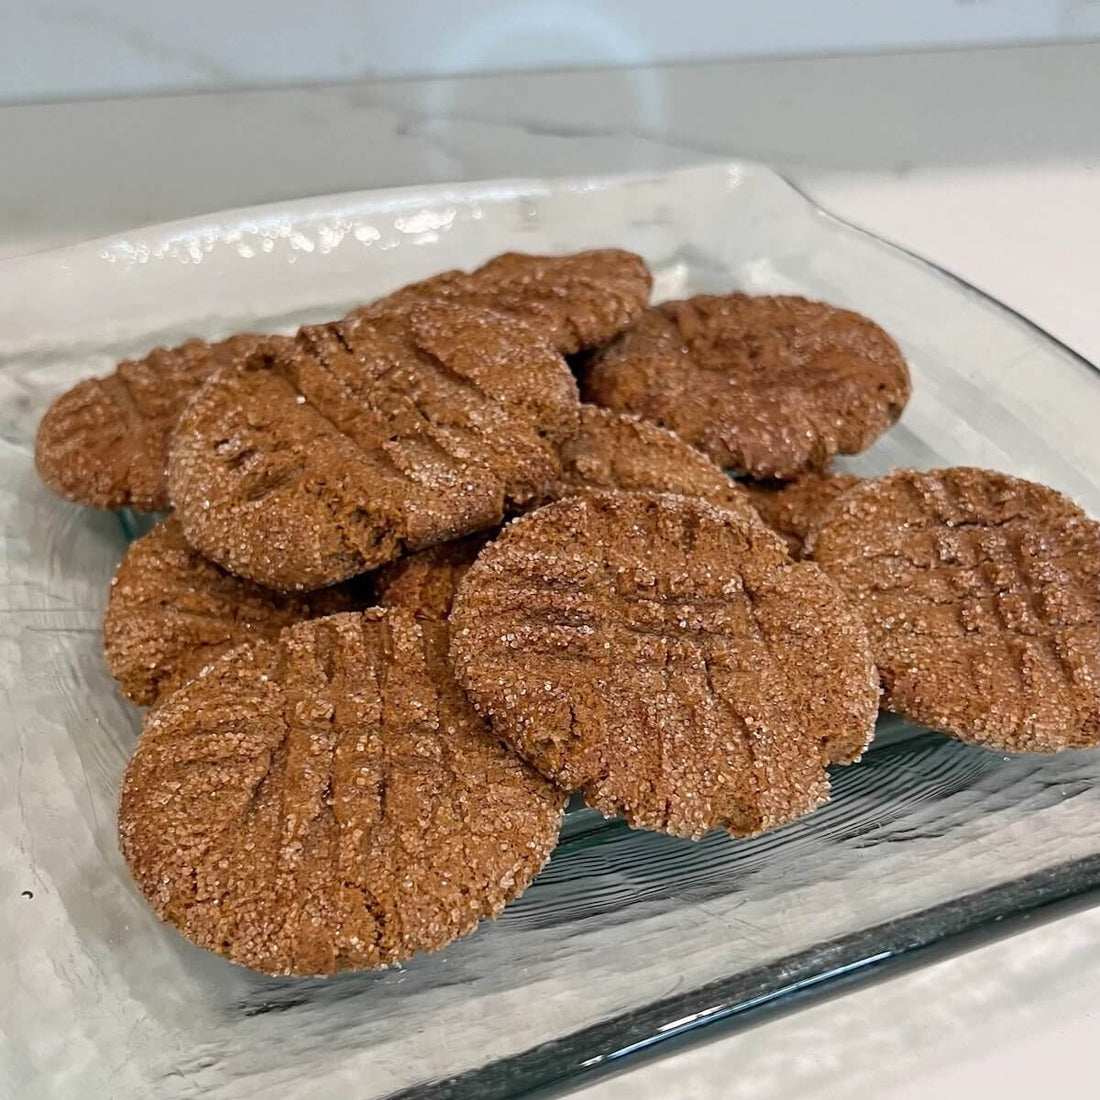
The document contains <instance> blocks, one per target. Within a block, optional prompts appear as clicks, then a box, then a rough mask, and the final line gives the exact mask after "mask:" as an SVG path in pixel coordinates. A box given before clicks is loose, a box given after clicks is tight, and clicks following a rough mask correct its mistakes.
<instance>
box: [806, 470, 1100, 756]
mask: <svg viewBox="0 0 1100 1100" xmlns="http://www.w3.org/2000/svg"><path fill="white" fill-rule="evenodd" d="M876 517H877V518H876ZM814 557H815V560H817V561H819V562H820V563H821V564H822V565H823V566H824V567H825V569H826V570H827V571H828V572H829V573H830V575H832V577H833V578H834V579H835V580H836V582H837V583H838V585H839V586H840V587H841V588H842V589H843V590H844V591H845V592H846V594H847V595H848V596H849V598H850V599H851V600H852V602H853V604H854V605H855V606H856V607H858V609H859V610H860V612H861V614H862V615H863V617H864V620H865V622H866V623H867V627H868V630H869V631H870V633H871V637H872V643H873V646H874V649H875V655H876V660H877V662H878V665H879V668H880V671H881V673H882V678H883V683H884V685H885V687H886V692H887V702H888V704H889V705H890V706H891V707H894V708H895V709H898V710H900V711H901V712H902V713H904V714H906V715H907V716H908V717H910V718H911V719H913V720H914V721H919V722H924V723H926V724H929V725H933V726H936V727H937V728H944V729H948V730H951V731H953V732H958V733H960V735H961V736H973V737H976V738H978V739H979V740H982V741H983V742H984V743H990V744H997V745H1002V746H1005V747H1010V748H1017V749H1035V748H1047V749H1049V748H1052V747H1059V746H1064V745H1065V744H1076V743H1081V742H1080V739H1081V738H1083V737H1084V738H1087V737H1089V736H1092V735H1091V734H1090V733H1089V732H1088V731H1089V730H1091V729H1095V727H1096V725H1097V712H1098V710H1100V528H1098V527H1097V525H1096V524H1095V523H1093V522H1092V521H1091V520H1089V519H1088V518H1087V517H1085V516H1084V514H1083V513H1082V512H1081V511H1080V509H1078V508H1076V507H1075V506H1074V505H1073V504H1072V503H1071V502H1070V501H1068V500H1066V499H1065V498H1063V497H1060V496H1059V495H1058V494H1057V493H1055V492H1054V491H1053V490H1050V489H1047V488H1045V487H1043V486H1039V485H1035V484H1033V483H1029V482H1023V481H1020V480H1018V479H1014V478H1010V477H1008V476H1007V475H999V474H990V473H987V472H984V471H974V470H965V469H963V470H951V471H941V472H938V473H933V474H914V473H899V474H895V475H892V476H891V477H889V478H886V479H883V480H882V481H880V482H877V483H874V482H873V483H868V484H867V485H865V486H863V487H860V488H857V489H854V490H852V492H851V494H850V495H848V496H846V497H845V498H844V504H843V505H842V506H841V508H840V510H839V511H838V512H836V513H834V514H833V515H832V516H831V518H830V519H829V520H828V521H827V522H826V525H825V527H824V528H823V529H822V530H821V531H820V532H819V535H818V542H817V544H816V545H815V547H814Z"/></svg>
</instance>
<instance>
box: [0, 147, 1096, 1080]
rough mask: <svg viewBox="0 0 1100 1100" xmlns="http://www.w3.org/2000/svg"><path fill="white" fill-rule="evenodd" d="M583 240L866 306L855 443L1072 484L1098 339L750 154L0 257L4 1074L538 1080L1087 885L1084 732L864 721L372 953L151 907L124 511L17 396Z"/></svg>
mask: <svg viewBox="0 0 1100 1100" xmlns="http://www.w3.org/2000/svg"><path fill="white" fill-rule="evenodd" d="M595 245H623V246H626V247H629V248H634V249H637V250H639V251H641V252H643V253H644V254H645V255H646V257H647V258H648V259H649V261H650V262H651V263H652V265H653V266H654V269H655V270H656V272H657V275H658V295H659V296H660V297H669V296H674V295H680V294H684V293H689V292H694V291H699V290H705V289H722V288H728V287H730V286H739V287H743V288H746V289H748V290H750V291H756V292H763V291H790V292H796V293H803V294H808V295H812V296H815V297H821V298H825V299H828V300H829V301H832V302H837V303H840V304H843V305H849V306H853V307H855V308H857V309H860V310H863V311H864V312H866V313H868V314H869V315H870V316H872V317H873V318H875V319H876V320H877V321H879V322H881V323H882V324H883V325H885V327H886V328H887V329H889V330H890V332H892V333H893V334H894V335H895V336H896V337H897V338H898V339H899V341H900V343H901V344H902V346H903V348H904V350H905V352H906V354H907V355H908V357H909V360H910V362H911V364H912V368H913V376H914V390H915V392H914V397H913V401H912V403H911V405H910V407H909V408H908V410H907V411H906V413H905V416H904V418H903V419H902V421H901V423H900V425H899V426H898V427H896V428H895V429H894V430H893V431H892V432H890V433H889V434H888V435H887V436H885V437H884V438H883V439H882V440H881V441H880V442H879V443H878V444H877V445H876V446H875V447H874V448H873V449H872V450H871V451H869V452H868V453H866V454H864V455H861V456H860V457H859V458H858V459H856V460H853V461H851V462H849V463H848V465H849V466H850V467H851V468H852V469H854V470H856V471H858V472H863V473H873V472H875V471H884V470H886V469H888V468H889V467H891V466H893V465H898V464H904V465H915V466H919V467H931V466H935V465H940V464H950V463H974V464H980V465H986V466H992V467H997V468H1000V469H1004V470H1008V471H1011V472H1015V473H1019V474H1023V475H1025V476H1029V477H1033V478H1037V479H1040V480H1042V481H1045V482H1048V483H1050V484H1051V485H1054V486H1056V487H1058V488H1059V489H1062V490H1064V491H1065V492H1067V493H1069V494H1070V495H1072V496H1074V497H1075V498H1077V499H1078V500H1079V501H1080V502H1081V504H1082V505H1084V506H1085V507H1086V508H1087V509H1088V510H1090V511H1091V512H1092V513H1093V514H1094V515H1100V483H1098V480H1097V474H1098V472H1100V432H1098V431H1097V424H1098V423H1100V384H1098V379H1097V377H1096V375H1095V373H1094V371H1093V369H1092V368H1091V367H1090V366H1089V365H1088V364H1086V363H1084V362H1083V361H1082V360H1080V359H1078V358H1076V357H1074V356H1073V355H1072V354H1071V353H1070V352H1069V351H1067V350H1066V349H1065V348H1063V347H1061V346H1059V345H1058V344H1057V343H1056V342H1055V341H1053V340H1052V339H1050V338H1049V337H1047V336H1045V335H1044V334H1043V333H1041V332H1039V331H1037V330H1036V329H1035V328H1034V327H1032V326H1031V325H1029V324H1028V323H1027V322H1025V321H1023V320H1022V319H1020V318H1019V317H1016V316H1014V315H1012V314H1011V313H1009V312H1008V311H1006V310H1005V309H1003V308H1002V307H1000V306H998V305H997V304H995V303H993V302H991V301H989V300H988V299H986V298H984V297H983V296H982V295H980V294H979V293H977V292H976V291H974V290H973V289H971V288H969V287H967V286H965V285H964V284H962V283H960V282H958V281H957V280H955V279H953V278H951V277H950V276H948V275H945V274H944V273H943V272H940V271H937V270H935V269H934V268H932V267H930V266H929V265H927V264H925V263H922V262H921V261H919V260H916V259H914V258H913V257H911V256H908V255H906V254H904V253H902V252H900V251H899V250H897V249H895V248H893V247H891V246H889V245H886V244H884V243H882V242H880V241H878V240H875V239H873V238H871V237H869V236H867V235H865V234H863V233H860V232H859V231H857V230H854V229H852V228H850V227H848V226H845V225H843V224H840V223H839V222H837V221H835V220H833V219H832V218H830V217H829V216H828V215H826V214H824V213H822V212H821V211H820V210H818V209H816V208H815V207H814V206H813V205H811V204H810V203H809V202H807V201H806V200H805V199H804V198H803V197H802V196H801V195H799V194H798V193H797V192H796V191H794V190H793V189H792V188H791V187H789V186H788V185H787V184H786V183H784V182H783V181H782V180H781V179H779V178H778V177H777V176H775V175H774V174H772V173H771V172H769V171H767V170H766V169H763V168H760V167H756V166H753V165H746V164H728V165H719V166H712V167H706V168H699V169H692V170H688V171H684V172H678V173H672V174H665V175H659V176H647V177H642V178H638V177H632V178H621V179H589V180H567V181H556V182H555V181H551V182H543V181H497V182H492V183H484V184H464V185H458V186H454V187H433V188H423V189H411V190H403V191H389V192H373V193H362V194H355V195H345V196H337V197H332V198H323V199H314V200H308V201H300V202H294V203H289V204H281V205H279V206H276V207H265V208H260V209H256V210H250V211H238V212H233V213H228V214H222V215H216V216H213V217H211V218H208V219H203V220H195V221H191V222H186V223H179V224H176V225H171V226H164V227H159V228H155V229H149V230H142V231H139V232H136V233H134V234H131V235H129V236H128V237H126V238H123V239H118V240H110V241H101V242H96V243H93V244H88V245H82V246H79V247H75V248H70V249H66V250H63V251H59V252H54V253H49V254H43V255H40V256H34V257H29V258H24V259H20V260H14V261H8V262H7V263H6V264H2V265H0V459H2V460H0V537H2V539H3V553H2V556H0V692H2V695H3V720H2V721H0V751H2V753H3V760H4V764H3V767H2V768H0V884H2V894H0V898H2V905H0V921H2V924H0V935H2V937H3V942H4V945H5V950H4V952H3V961H2V962H0V968H2V974H3V989H4V994H5V996H4V998H3V1001H4V1003H3V1006H2V1007H0V1043H2V1047H0V1093H2V1094H4V1095H26V1096H34V1097H52V1096H57V1097H71V1096H88V1097H93V1096H108V1095H109V1096H112V1097H116V1098H129V1097H146V1096H149V1095H155V1096H157V1097H160V1098H176V1097H181V1098H182V1097H194V1096H199V1095H201V1096H203V1097H208V1098H243V1097H258V1096H265V1097H266V1096H280V1097H287V1096H292V1097H301V1098H307V1097H308V1098H313V1097H316V1098H321V1097H324V1098H326V1100H327V1098H330V1097H333V1096H355V1097H382V1096H392V1095H402V1096H405V1095H407V1096H469V1097H477V1098H479V1100H481V1098H487V1097H497V1096H510V1095H516V1094H519V1093H522V1092H525V1091H528V1090H530V1089H533V1088H536V1087H543V1088H546V1087H550V1088H553V1087H562V1086H564V1085H566V1084H568V1083H569V1082H571V1081H573V1080H576V1079H578V1078H579V1077H580V1076H582V1075H584V1074H587V1073H593V1072H598V1071H600V1070H603V1069H606V1068H608V1067H611V1066H614V1065H618V1064H621V1063H622V1062H623V1061H624V1060H625V1059H627V1058H631V1057H635V1056H637V1055H638V1054H639V1053H640V1052H643V1051H652V1050H654V1049H659V1047H660V1044H662V1043H666V1042H667V1041H669V1040H672V1039H676V1038H682V1037H684V1036H685V1035H688V1034H691V1033H694V1032H698V1031H699V1029H704V1028H707V1027H710V1028H712V1029H714V1028H716V1027H717V1025H719V1024H721V1023H726V1024H728V1023H730V1022H731V1021H744V1020H747V1019H751V1018H752V1015H753V1013H754V1012H755V1011H758V1010H760V1009H761V1008H763V1007H765V1006H768V1005H772V1004H775V1003H777V1002H780V1003H782V1002H790V1001H791V1000H792V999H794V998H795V997H796V995H798V994H801V993H804V992H805V991H807V990H809V989H812V988H822V989H824V988H830V987H835V985H836V983H837V982H839V981H840V980H841V979H844V978H850V977H851V976H852V975H853V974H858V973H861V972H866V971H870V970H871V969H873V968H874V967H875V966H877V965H878V964H881V963H883V962H884V961H886V960H890V959H894V958H898V957H902V956H904V955H905V953H906V952H909V951H911V950H912V949H914V948H918V947H927V946H928V945H933V944H936V943H944V942H948V941H949V939H950V942H958V937H960V936H964V935H966V934H971V935H979V936H981V935H987V934H988V935H992V934H993V933H994V932H995V931H996V930H997V929H998V928H1001V927H1004V925H1005V923H1006V918H1010V917H1012V916H1015V915H1018V914H1021V913H1027V912H1033V911H1035V910H1036V909H1037V907H1043V906H1049V905H1050V904H1051V903H1055V902H1060V901H1064V900H1066V899H1071V898H1078V899H1080V898H1083V897H1085V896H1086V895H1087V894H1089V892H1091V891H1095V890H1096V888H1097V886H1098V885H1100V833H1098V831H1097V829H1096V821H1097V820H1098V815H1100V782H1098V781H1100V754H1097V753H1067V754H1065V755H1062V756H1058V757H1053V758H1037V757H1015V758H1007V757H1002V756H998V755H996V754H993V753H989V752H984V751H981V750H978V749H973V748H968V747H965V746H963V745H961V744H957V743H955V742H952V741H950V740H947V739H946V738H942V737H938V736H936V735H934V734H930V733H927V732H924V731H920V730H916V729H913V728H909V727H905V726H903V725H901V724H899V723H896V722H895V723H892V722H887V721H884V722H883V723H882V727H881V730H880V737H879V739H878V741H877V742H876V746H875V748H874V749H873V751H872V752H871V753H870V754H869V755H868V756H867V757H866V759H865V760H864V762H863V763H861V764H859V765H858V766H856V767H852V768H847V769H841V770H839V771H838V772H837V774H836V776H835V788H836V794H835V797H834V799H833V800H832V802H831V803H830V804H829V805H827V806H826V807H825V808H823V809H822V810H820V811H818V812H817V813H815V814H814V815H812V816H811V817H809V818H807V819H806V820H804V821H802V822H800V823H798V824H796V825H793V826H791V827H789V828H786V829H783V830H781V831H779V832H776V833H774V834H771V835H768V836H765V837H762V838H760V839H757V840H753V841H747V842H746V841H733V840H730V839H729V838H727V837H725V836H719V835H714V836H710V837H708V838H706V839H705V840H703V841H702V842H701V843H699V844H694V845H693V844H690V843H686V842H682V841H676V840H672V839H669V838H665V837H661V836H657V835H654V834H646V833H634V832H631V831H630V830H629V829H626V828H625V827H623V826H622V825H621V824H618V823H613V822H604V821H603V820H602V819H600V818H598V817H596V816H594V815H592V814H590V813H589V812H588V811H586V810H583V809H578V810H576V811H575V812H573V813H571V814H570V816H569V820H568V822H567V826H566V830H565V834H564V837H563V840H562V844H561V846H560V848H559V849H558V851H557V853H556V854H555V856H554V858H553V860H552V861H551V863H550V865H549V866H548V867H547V868H546V870H545V871H544V873H543V874H542V875H541V876H540V877H539V878H538V880H537V881H536V882H535V884H534V885H533V886H532V888H531V889H530V890H529V891H528V892H527V894H526V895H525V896H524V897H523V898H522V900H521V901H520V902H518V903H517V904H516V905H514V906H512V907H511V908H509V909H508V910H507V911H506V912H505V914H504V915H503V916H502V917H501V919H500V920H498V921H497V922H495V923H493V924H490V925H486V926H484V927H483V928H482V929H481V930H479V931H478V933H477V934H476V935H474V936H472V937H470V938H469V939H467V940H464V941H461V942H459V943H457V944H455V945H453V946H452V947H451V948H449V949H448V950H447V951H445V952H443V953H442V954H439V955H432V956H425V957H422V958H418V959H416V960H414V961H413V962H412V963H410V964H409V965H407V966H405V967H403V968H401V969H394V970H390V971H386V972H381V973H373V974H354V975H345V976H342V977H338V978H335V979H332V980H329V981H301V980H273V979H268V978H263V977H260V976H258V975H255V974H251V973H249V972H247V971H245V970H241V969H239V968H236V967H234V966H232V965H230V964H229V963H226V962H224V961H222V960H221V959H219V958H216V957H214V956H212V955H209V954H207V953H205V952H202V951H199V950H197V949H195V948H192V947H191V946H189V945H188V944H187V943H185V942H184V941H183V940H182V939H181V938H180V937H178V936H177V935H176V934H175V933H174V932H173V931H171V930H170V929H168V928H166V927H164V926H162V925H161V924H160V923H159V922H158V921H157V919H156V918H155V917H154V916H153V914H152V913H151V912H150V911H149V910H148V908H147V907H146V905H145V903H144V902H143V901H142V899H141V897H140V896H139V894H138V893H137V891H136V889H135V888H134V887H133V886H132V885H131V882H130V880H129V877H128V875H127V873H126V869H125V867H124V866H123V863H122V860H121V858H120V857H119V855H118V852H117V847H116V842H115V799H116V794H117V788H118V781H119V776H120V774H121V772H122V769H123V766H124V762H125V759H126V755H127V752H128V751H129V749H130V747H131V745H132V743H133V740H134V737H135V736H136V734H137V731H138V729H139V727H140V715H139V713H138V712H137V711H136V710H135V709H133V708H132V707H130V706H129V705H127V704H126V703H124V702H123V701H121V700H120V699H119V697H118V695H117V694H116V692H115V690H114V686H113V684H112V681H111V679H110V677H109V676H108V674H107V672H106V670H105V668H104V665H103V659H102V654H101V649H100V621H101V616H102V611H103V605H104V600H105V596H106V593H107V584H108V581H109V578H110V575H111V572H112V569H113V567H114V565H115V563H116V561H117V560H118V558H119V556H120V555H121V553H122V551H123V549H124V546H125V534H124V532H123V530H122V527H121V526H120V524H119V521H118V518H117V517H115V516H112V515H100V514H95V513H92V512H89V511H85V510H81V509H79V508H75V507H71V506H69V505H66V504H64V503H62V502H60V501H58V500H56V499H54V498H53V497H52V496H50V494H49V493H48V492H47V491H46V490H45V489H44V488H43V487H42V486H41V485H39V484H38V482H37V481H36V479H35V476H34V472H33V469H32V462H31V440H32V438H33V433H34V428H35V424H36V422H37V420H38V417H39V415H40V413H41V411H42V410H43V408H44V407H45V405H46V404H47V402H48V401H49V400H50V399H51V398H52V397H53V396H54V395H55V394H56V393H58V392H59V391H60V390H61V389H63V388H64V387H66V386H68V385H69V384H71V383H72V382H73V381H74V380H76V379H77V378H79V377H81V376H83V375H85V374H88V373H91V372H98V371H106V370H109V369H110V367H111V365H112V364H113V362H114V361H115V360H117V359H118V358H119V357H121V356H123V355H126V354H134V353H140V352H143V351H145V350H146V349H148V348H149V347H150V346H151V345H153V344H154V343H158V342H171V341H176V340H178V339H181V338H182V337H185V336H188V335H191V334H194V333H200V334H207V335H211V336H215V335H220V334H223V333H226V332H229V331H233V330H237V329H242V328H249V327H256V328H264V329H279V330H289V329H291V328H293V326H294V325H296V324H298V323H300V322H301V321H304V320H307V319H315V318H321V317H326V316H334V315H337V314H339V313H340V312H341V311H342V310H343V309H345V308H346V307H348V306H350V305H351V304H352V303H354V302H357V301H360V300H363V299H366V298H370V297H372V296H374V295H376V294H380V293H382V292H384V291H386V290H388V289H390V288H391V287H393V286H395V285H398V284H400V283H403V282H406V281H408V280H409V279H412V278H418V277H421V276H423V275H426V274H428V273H429V272H432V271H435V270H439V269H442V268H446V267H456V266H463V267H465V266H469V265H471V264H474V263H477V262H479V261H480V260H482V259H484V258H485V257H487V256H489V255H490V254H492V253H495V252H499V251H502V250H504V249H508V248H518V249H524V250H534V251H539V250H547V251H561V250H570V249H575V248H583V247H591V246H595Z"/></svg>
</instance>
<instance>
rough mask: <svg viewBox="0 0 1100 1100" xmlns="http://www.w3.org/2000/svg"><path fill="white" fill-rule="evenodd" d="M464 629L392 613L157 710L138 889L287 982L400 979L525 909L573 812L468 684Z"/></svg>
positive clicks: (253, 664) (213, 942)
mask: <svg viewBox="0 0 1100 1100" xmlns="http://www.w3.org/2000/svg"><path fill="white" fill-rule="evenodd" d="M446 644H447V640H446V627H445V626H444V624H441V623H431V622H425V621H417V620H414V619H413V618H412V617H411V616H410V615H408V614H407V613H404V612H401V611H396V610H388V611H382V610H379V609H373V610H371V611H366V612H363V613H359V614H356V613H350V614H344V615H334V616H331V617H329V618H325V619H313V620H310V621H308V622H302V623H298V624H296V625H294V626H292V627H289V628H288V629H286V630H284V631H283V632H282V633H281V634H280V635H279V637H278V639H277V640H276V641H274V642H267V641H265V642H260V643H258V644H256V645H253V646H244V647H241V648H239V649H235V650H232V651H231V652H230V653H228V654H226V655H225V656H224V657H223V658H222V659H221V660H220V661H218V662H217V663H216V664H215V665H214V666H213V667H212V668H211V669H210V670H209V672H208V673H207V674H206V675H205V676H203V677H201V678H200V679H198V680H192V681H191V682H190V683H189V684H187V685H185V686H184V687H183V688H182V689H181V690H179V691H178V692H176V693H175V694H174V695H172V696H171V697H169V698H168V699H167V700H165V702H164V703H163V704H162V705H161V706H160V707H158V708H157V709H156V710H155V711H152V712H151V713H150V715H149V717H148V719H147V722H146V726H145V730H144V731H143V733H142V735H141V737H140V738H139V740H138V744H137V748H136V750H135V752H134V755H133V757H132V758H131V760H130V764H129V766H128V767H127V769H126V775H125V778H124V780H123V784H122V796H121V800H120V808H119V836H120V842H121V847H122V852H123V855H124V856H125V859H126V862H127V864H128V865H129V868H130V871H131V873H132V874H133V876H134V878H135V880H136V881H137V884H138V886H139V887H140V888H141V890H142V892H143V893H144V894H145V896H146V898H147V899H148V900H149V902H150V904H151V905H152V907H153V908H154V909H155V910H156V912H157V913H158V914H159V916H160V917H161V918H162V919H163V920H165V921H167V922H168V923H169V924H172V925H174V926H175V927H176V928H177V929H178V930H179V931H180V932H182V933H183V935H184V936H186V937H187V938H188V939H189V940H191V941H192V942H193V943H196V944H198V945H199V946H200V947H205V948H207V949H209V950H211V951H216V952H218V953H219V954H222V955H224V956H225V957H227V958H228V959H231V960H232V961H233V962H235V963H239V964H241V965H243V966H248V967H252V968H253V969H255V970H259V971H263V972H264V973H267V974H299V975H310V974H312V975H324V974H331V973H334V972H336V971H339V970H355V969H362V968H368V967H377V966H385V965H387V964H391V963H396V962H400V961H401V960H403V959H407V958H409V957H410V956H411V955H413V954H414V953H415V952H418V951H434V950H438V949H439V948H441V947H444V946H445V945H446V944H448V943H450V942H451V941H452V940H454V939H455V938H456V937H458V936H463V935H466V934H467V933H469V932H472V931H473V930H474V928H475V927H476V926H477V924H478V922H479V921H480V920H482V919H483V918H487V917H494V916H496V915H497V914H498V913H499V912H500V911H501V909H503V907H504V905H505V904H506V903H507V902H508V901H510V900H512V899H513V898H515V897H517V896H518V895H519V894H521V893H522V892H523V890H524V889H525V887H526V886H527V885H528V883H529V882H530V881H531V879H532V878H533V877H534V876H535V874H536V873H537V872H538V870H539V868H541V867H542V865H543V863H544V862H545V861H546V859H547V858H548V857H549V855H550V852H551V850H552V848H553V847H554V844H555V842H556V840H557V835H558V829H559V827H560V823H561V815H562V808H563V803H564V795H563V794H562V793H561V792H560V791H558V790H557V789H556V788H555V787H554V786H552V785H551V784H550V783H547V782H546V781H545V780H543V779H542V778H541V777H539V776H538V775H537V774H536V773H535V772H534V771H533V770H532V769H530V768H529V767H527V766H526V765H525V764H523V763H521V762H520V761H519V760H518V759H517V758H516V757H515V756H514V755H513V754H512V753H510V752H508V750H507V749H505V748H503V747H502V746H501V745H500V743H499V742H498V741H497V740H496V738H494V737H493V736H492V735H491V734H490V733H489V732H488V730H487V729H486V727H485V725H484V723H482V722H481V720H480V719H479V718H478V717H477V715H476V714H475V713H474V711H473V710H472V709H471V707H470V706H469V704H468V702H467V701H466V699H465V697H464V696H463V694H462V692H461V691H460V690H459V688H458V686H457V685H456V684H455V682H454V679H453V677H452V675H451V673H450V670H449V666H448V662H447V653H446Z"/></svg>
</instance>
